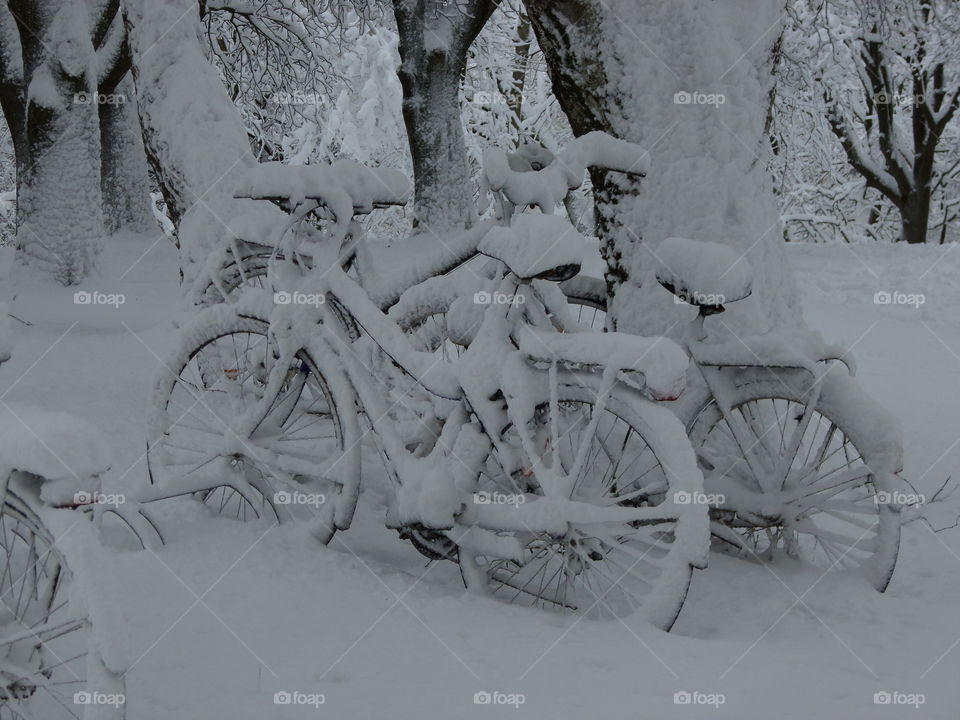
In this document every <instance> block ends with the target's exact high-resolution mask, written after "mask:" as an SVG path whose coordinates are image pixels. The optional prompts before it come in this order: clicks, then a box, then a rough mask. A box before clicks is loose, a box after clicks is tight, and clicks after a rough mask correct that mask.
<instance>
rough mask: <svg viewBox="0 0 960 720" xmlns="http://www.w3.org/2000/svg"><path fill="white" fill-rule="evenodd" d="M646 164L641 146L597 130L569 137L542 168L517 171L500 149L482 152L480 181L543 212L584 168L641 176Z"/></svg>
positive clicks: (572, 185) (579, 178)
mask: <svg viewBox="0 0 960 720" xmlns="http://www.w3.org/2000/svg"><path fill="white" fill-rule="evenodd" d="M649 165H650V163H649V153H648V152H647V151H646V150H644V149H643V148H642V147H641V146H639V145H637V144H636V143H631V142H627V141H626V140H619V139H617V138H615V137H613V136H612V135H608V134H607V133H604V132H599V131H596V132H591V133H587V134H586V135H582V136H581V137H578V138H575V139H574V140H572V141H571V142H570V144H569V145H568V146H567V147H566V148H565V149H564V150H563V151H562V152H561V153H560V154H559V155H558V156H557V157H556V158H555V159H554V160H553V162H551V163H550V164H549V165H547V167H545V168H543V169H542V170H533V171H528V172H523V171H517V170H515V169H513V168H512V167H511V166H510V159H509V157H508V155H507V154H506V153H505V152H504V151H502V150H498V149H493V148H491V149H488V150H485V151H484V153H483V174H484V181H485V184H486V186H487V187H489V189H490V190H492V191H493V192H502V193H503V194H504V195H505V196H506V198H507V199H508V200H509V201H510V202H511V203H513V204H514V205H518V206H526V205H536V206H538V207H539V208H541V210H543V211H544V212H552V210H553V208H554V207H555V206H556V205H557V204H558V203H560V202H562V201H563V198H564V197H565V196H566V194H567V192H569V191H570V190H573V189H575V188H578V187H580V185H581V184H582V183H583V178H584V175H585V174H586V171H587V168H590V167H597V168H604V169H606V170H613V171H615V172H622V173H628V174H632V175H640V176H645V175H646V174H647V171H648V170H649Z"/></svg>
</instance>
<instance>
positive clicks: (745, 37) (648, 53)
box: [526, 0, 800, 334]
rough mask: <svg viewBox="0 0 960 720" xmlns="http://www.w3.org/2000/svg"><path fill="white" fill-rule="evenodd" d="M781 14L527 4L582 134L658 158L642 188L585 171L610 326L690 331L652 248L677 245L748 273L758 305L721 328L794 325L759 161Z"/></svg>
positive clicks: (700, 6) (796, 317) (655, 2)
mask: <svg viewBox="0 0 960 720" xmlns="http://www.w3.org/2000/svg"><path fill="white" fill-rule="evenodd" d="M783 5H784V3H783V0H764V1H763V2H759V1H758V0H750V1H749V2H747V1H746V0H743V1H742V2H723V3H718V2H714V1H713V0H689V1H688V2H684V3H675V2H666V1H665V0H609V1H605V2H599V0H526V6H527V11H528V13H529V15H530V19H531V22H532V23H533V27H534V32H535V33H536V35H537V40H538V42H539V44H540V47H541V48H542V49H543V51H544V55H545V57H546V59H547V67H548V71H549V73H550V78H551V81H552V83H553V87H554V92H555V94H556V95H557V98H558V100H559V102H560V104H561V107H562V108H563V110H564V112H565V113H566V114H567V116H568V118H569V120H570V125H571V127H572V128H573V130H574V133H575V134H576V135H582V134H584V133H586V132H589V131H591V130H603V131H606V132H609V133H611V134H613V135H615V136H617V137H620V138H623V139H626V140H630V141H633V142H638V143H640V144H641V145H643V146H644V147H646V148H648V149H649V150H650V154H651V168H652V169H651V172H650V176H649V177H648V178H646V179H645V180H644V181H642V183H641V184H640V185H639V186H637V185H636V184H635V183H632V182H629V181H628V180H626V179H625V178H623V177H622V176H618V175H617V174H614V173H610V174H609V175H608V176H607V177H604V175H603V174H602V173H599V172H596V171H592V172H591V180H592V181H593V184H594V190H595V200H596V208H597V218H598V223H597V224H598V233H599V235H600V241H601V251H602V253H603V254H604V257H605V259H606V263H607V271H606V277H607V283H608V287H609V291H610V293H611V299H610V302H609V317H608V323H609V324H610V325H611V326H613V327H615V328H616V329H618V330H624V331H628V332H639V333H643V334H651V333H665V332H669V331H671V330H672V329H673V328H679V327H682V326H683V325H684V323H685V320H686V319H687V316H688V315H689V313H690V310H689V308H685V307H683V306H682V305H676V304H674V302H673V299H672V298H671V297H670V295H669V294H668V293H667V292H666V291H665V290H663V289H662V288H661V287H659V285H658V283H657V282H656V279H655V278H654V277H653V267H654V266H655V259H656V247H657V244H658V243H659V242H660V241H661V240H663V239H665V238H667V237H670V236H683V237H691V238H694V239H698V240H711V241H716V242H722V243H726V244H728V245H730V246H732V247H733V248H734V249H735V250H738V251H739V252H741V253H742V255H743V257H744V262H749V263H750V264H751V265H752V266H753V268H754V285H753V295H752V296H751V297H750V298H749V299H747V300H744V301H741V302H738V303H737V304H736V305H733V306H731V308H730V309H731V312H730V313H728V314H727V315H725V316H724V317H723V323H724V324H725V325H726V326H728V327H730V328H732V329H733V330H734V331H737V330H738V329H739V330H742V331H744V332H764V331H766V330H769V329H771V328H772V327H776V326H780V325H783V324H797V323H798V322H800V313H799V310H798V309H797V302H796V291H795V288H794V286H793V282H792V279H791V277H790V275H789V272H788V269H787V267H786V263H785V259H784V257H783V248H782V232H781V230H780V224H779V207H778V204H777V202H776V197H775V196H774V194H773V188H772V181H771V179H770V178H769V177H768V174H767V171H766V163H765V155H766V152H767V141H766V138H765V137H764V124H765V123H764V121H765V118H766V112H767V109H768V105H769V93H770V87H771V85H772V83H773V76H772V64H773V60H774V53H773V50H774V48H775V44H776V41H777V38H778V37H779V35H780V33H779V32H778V25H779V24H780V23H781V22H782V17H780V16H781V14H782V13H783ZM778 17H780V20H778ZM764 39H765V40H766V41H767V42H762V40H764ZM694 94H696V96H695V97H694ZM721 97H722V98H723V102H722V103H721V101H720V99H719V98H721ZM641 238H642V241H641ZM722 272H723V269H718V275H719V274H722ZM713 326H714V327H721V326H719V325H718V323H716V322H715V323H713Z"/></svg>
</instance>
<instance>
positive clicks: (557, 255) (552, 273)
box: [477, 213, 586, 281]
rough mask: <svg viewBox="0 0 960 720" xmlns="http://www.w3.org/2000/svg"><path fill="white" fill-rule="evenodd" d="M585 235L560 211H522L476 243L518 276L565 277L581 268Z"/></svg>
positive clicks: (562, 278) (564, 278)
mask: <svg viewBox="0 0 960 720" xmlns="http://www.w3.org/2000/svg"><path fill="white" fill-rule="evenodd" d="M585 247H586V238H584V237H583V236H582V235H581V234H580V233H579V232H577V229H576V228H575V227H573V225H571V224H570V221H569V220H567V219H566V218H564V217H560V216H559V215H540V214H534V213H521V214H520V215H517V216H516V217H514V219H513V221H512V223H511V225H510V227H499V226H498V227H495V228H493V229H492V230H490V232H488V233H487V234H486V236H485V237H484V238H483V240H481V241H480V244H479V245H478V246H477V250H479V251H480V252H481V253H482V254H484V255H487V256H488V257H492V258H495V259H497V260H499V261H501V262H502V263H503V264H504V265H506V266H507V267H508V268H509V269H510V272H512V273H513V274H514V275H516V276H517V277H518V278H520V279H521V280H533V279H540V280H554V281H561V280H568V279H569V278H572V277H573V276H575V275H576V274H577V273H578V272H580V265H581V264H582V263H583V250H584V248H585Z"/></svg>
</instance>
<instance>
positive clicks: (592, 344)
mask: <svg viewBox="0 0 960 720" xmlns="http://www.w3.org/2000/svg"><path fill="white" fill-rule="evenodd" d="M517 341H518V343H519V345H520V352H522V353H523V354H524V355H526V356H527V357H529V358H530V359H532V360H534V361H540V362H552V361H554V360H556V361H559V362H565V363H573V364H576V365H584V366H593V367H604V368H607V369H614V370H617V371H620V372H623V373H624V374H625V375H626V377H627V378H630V377H631V375H633V374H636V373H639V374H642V375H643V380H644V383H643V385H644V386H645V387H646V389H647V390H648V391H649V392H650V393H651V394H652V395H653V397H654V398H656V399H657V400H675V399H676V398H678V397H679V396H680V395H681V394H682V393H683V390H684V388H685V387H686V378H687V364H688V363H689V358H688V357H687V354H686V352H684V350H683V348H681V347H680V346H679V345H678V344H677V343H675V342H674V341H673V340H670V339H669V338H665V337H641V336H639V335H629V334H627V333H617V332H608V333H593V332H583V333H551V332H544V331H538V330H533V329H532V328H529V327H525V328H523V329H522V330H521V331H520V332H519V333H518V337H517Z"/></svg>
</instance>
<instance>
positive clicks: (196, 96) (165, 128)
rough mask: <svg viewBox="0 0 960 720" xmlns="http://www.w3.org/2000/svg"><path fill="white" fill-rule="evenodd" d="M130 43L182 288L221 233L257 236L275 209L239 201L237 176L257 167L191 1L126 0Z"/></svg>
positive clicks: (147, 137) (271, 220) (146, 142)
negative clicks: (177, 250) (206, 52)
mask: <svg viewBox="0 0 960 720" xmlns="http://www.w3.org/2000/svg"><path fill="white" fill-rule="evenodd" d="M124 20H125V23H126V26H127V42H128V45H129V48H130V57H131V62H132V65H133V77H134V82H135V84H136V88H137V101H138V102H137V105H138V109H139V113H140V124H141V127H142V129H143V140H144V147H145V149H146V154H147V159H148V161H149V163H150V165H151V167H152V168H153V171H154V174H155V175H156V178H157V180H158V182H159V184H160V188H161V191H162V193H163V196H164V199H165V200H166V204H167V210H168V212H169V213H170V217H171V219H172V220H173V222H174V224H175V226H176V230H177V233H178V237H179V242H180V249H181V268H182V270H183V274H184V276H185V279H186V281H187V287H190V284H191V283H192V282H193V281H194V280H195V279H196V277H197V276H198V274H199V273H200V271H201V270H202V268H203V265H202V264H203V263H204V262H205V260H206V258H207V257H208V255H209V253H210V252H211V251H213V250H214V249H215V248H217V247H218V246H220V244H221V243H222V242H223V240H224V239H225V238H229V237H241V238H245V239H254V240H255V239H257V238H259V237H265V236H266V235H267V234H268V233H269V232H270V230H271V229H272V228H273V227H275V226H276V224H277V222H278V216H279V217H280V219H281V220H282V218H283V217H284V215H283V214H282V213H281V212H280V210H276V211H275V212H271V210H272V209H273V208H271V207H270V206H265V203H263V202H259V203H258V202H256V201H252V200H247V201H244V200H236V199H234V198H233V191H234V188H235V185H236V182H235V181H236V176H237V174H238V173H240V172H241V171H243V170H244V169H247V168H250V167H252V166H254V165H255V164H256V159H255V158H254V157H253V153H252V151H251V149H250V143H249V141H248V138H247V132H246V129H245V128H244V126H243V122H242V121H241V118H240V114H239V112H238V110H237V108H236V106H235V105H234V104H233V102H232V101H231V99H230V97H229V95H228V94H227V91H226V89H225V88H224V85H223V83H222V82H221V80H220V77H219V75H218V74H217V71H216V69H215V68H214V67H213V66H212V65H211V64H210V63H209V61H208V60H207V58H206V56H205V55H204V53H203V49H202V39H201V36H200V29H201V24H200V16H199V8H198V6H197V4H196V0H166V1H165V2H157V1H156V0H128V2H127V3H126V4H125V5H124Z"/></svg>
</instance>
